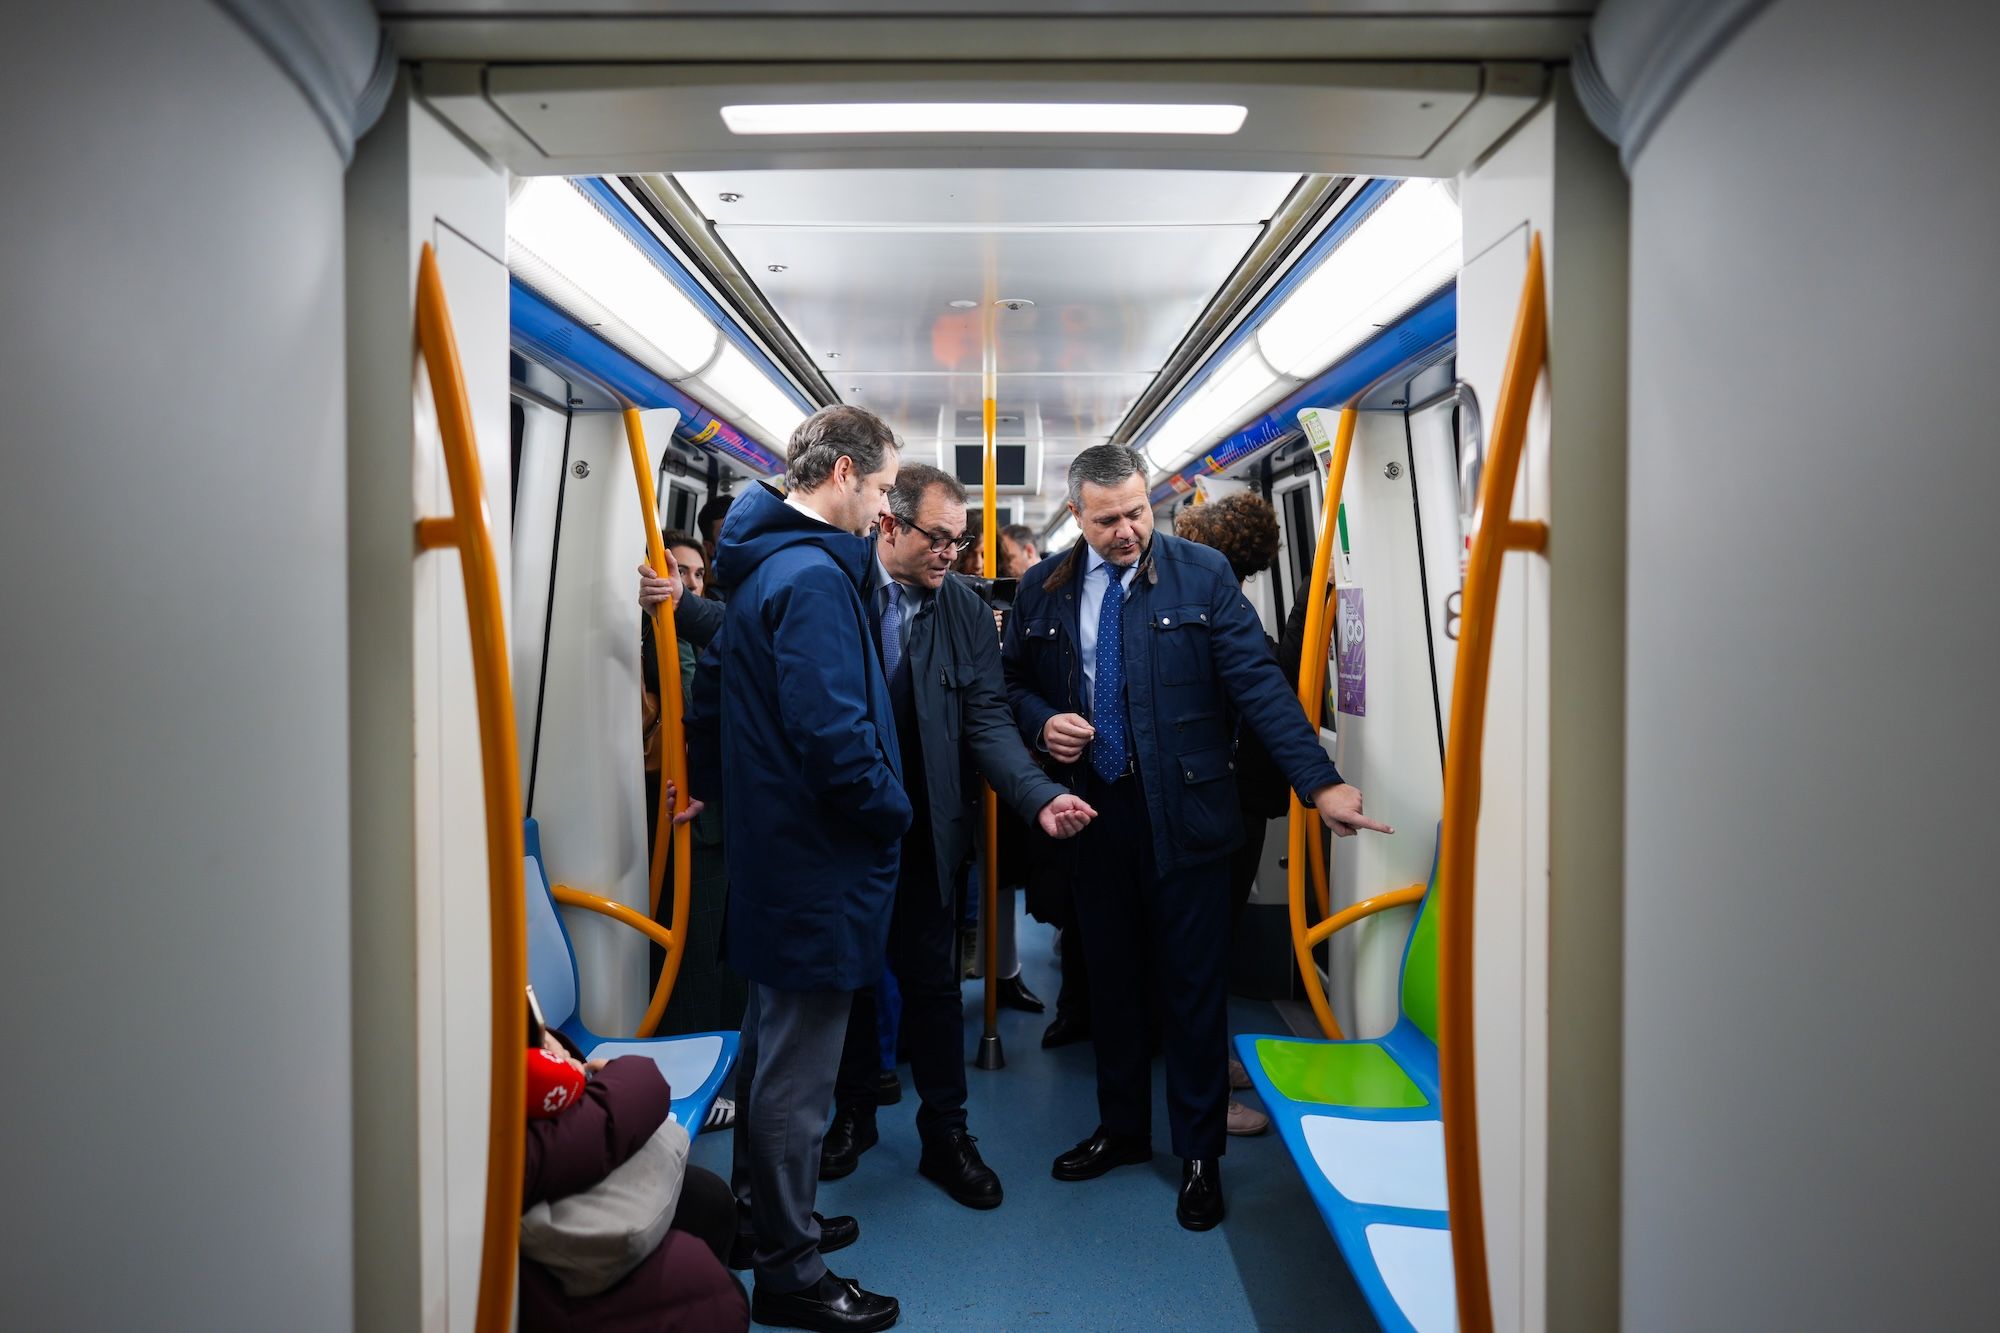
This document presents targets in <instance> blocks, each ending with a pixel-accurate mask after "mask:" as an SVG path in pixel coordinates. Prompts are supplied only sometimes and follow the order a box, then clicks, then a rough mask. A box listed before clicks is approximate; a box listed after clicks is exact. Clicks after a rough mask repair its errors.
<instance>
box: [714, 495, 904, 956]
mask: <svg viewBox="0 0 2000 1333" xmlns="http://www.w3.org/2000/svg"><path fill="white" fill-rule="evenodd" d="M873 559H874V557H873V554H872V548H871V547H870V546H869V544H868V542H867V541H866V540H864V539H863V538H860V537H856V536H853V535H851V534H849V533H845V532H842V531H840V530H839V529H837V528H835V527H833V526H831V525H829V524H826V523H822V522H820V521H819V520H818V519H816V518H814V517H812V516H811V515H809V514H803V513H800V512H799V511H798V510H796V509H793V508H792V507H791V506H789V505H787V504H786V503H785V502H784V501H783V500H782V499H780V498H779V497H778V495H777V493H776V492H775V491H772V490H771V489H769V488H768V487H766V486H762V485H758V486H754V487H751V488H750V489H749V491H747V492H746V493H745V494H743V495H740V496H739V497H738V498H737V500H736V502H735V503H734V504H733V505H731V506H730V508H729V515H728V517H727V518H726V519H724V520H723V524H722V532H721V534H720V536H719V538H718V539H717V541H716V547H715V566H716V569H717V571H718V573H720V574H722V575H723V577H724V578H725V579H726V581H727V584H728V586H729V590H730V591H729V601H728V603H727V612H726V616H725V619H724V622H723V628H722V633H721V635H720V636H719V638H718V640H717V642H716V643H715V645H714V654H715V657H714V662H715V665H716V666H717V667H719V677H718V678H717V679H716V680H715V682H714V683H715V684H716V685H717V686H718V687H719V693H718V695H717V699H716V703H717V705H718V707H717V712H718V713H719V724H720V726H719V739H720V760H721V764H720V767H721V774H720V780H721V783H722V797H723V802H722V813H723V836H724V838H725V839H726V840H727V841H726V845H727V848H728V856H729V917H728V923H727V926H726V928H725V934H726V941H727V948H728V955H729V965H730V966H731V967H732V968H734V969H735V970H736V971H737V972H738V973H739V974H740V975H742V976H744V977H747V978H748V979H750V980H751V981H754V982H757V983H759V984H761V985H765V986H773V987H776V988H778V989H780V990H791V991H824V990H854V989H857V988H858V987H861V986H868V985H873V984H874V983H875V981H876V980H877V979H878V978H880V976H881V975H882V955H883V950H884V948H885V946H886V944H887V941H888V935H889V912H890V906H891V903H892V902H893V900H894V897H895V889H896V871H897V866H898V858H899V855H900V845H901V839H902V836H903V834H904V832H905V831H906V830H907V829H908V828H909V826H910V802H909V799H908V798H907V797H906V796H905V795H904V792H903V783H902V773H901V751H900V750H899V749H898V748H897V744H896V723H895V716H894V713H893V712H892V710H891V706H890V702H889V687H888V684H887V683H886V682H885V680H884V679H883V676H882V665H881V661H880V658H879V656H878V654H877V650H876V647H875V641H874V636H873V635H872V634H870V633H869V629H868V614H867V610H866V608H865V604H864V603H863V601H862V595H863V594H862V590H863V589H864V588H865V587H867V582H868V579H869V575H870V573H871V572H872V567H873ZM698 693H699V691H698ZM693 794H694V795H697V796H698V795H700V792H698V791H697V792H695V793H693Z"/></svg>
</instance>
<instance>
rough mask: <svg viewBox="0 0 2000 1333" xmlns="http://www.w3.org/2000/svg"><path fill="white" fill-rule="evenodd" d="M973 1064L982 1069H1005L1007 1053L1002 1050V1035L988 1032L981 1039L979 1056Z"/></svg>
mask: <svg viewBox="0 0 2000 1333" xmlns="http://www.w3.org/2000/svg"><path fill="white" fill-rule="evenodd" d="M972 1063H973V1064H974V1065H976V1066H977V1067H978V1068H980V1069H1005V1068H1006V1067H1007V1053H1006V1052H1005V1051H1003V1050H1001V1049H1000V1034H999V1033H997V1032H988V1033H986V1034H985V1035H983V1036H981V1037H980V1039H979V1054H978V1055H976V1056H974V1057H973V1058H972Z"/></svg>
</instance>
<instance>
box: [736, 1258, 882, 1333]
mask: <svg viewBox="0 0 2000 1333" xmlns="http://www.w3.org/2000/svg"><path fill="white" fill-rule="evenodd" d="M902 1316H903V1307H902V1306H900V1305H898V1304H897V1303H896V1298H895V1297H894V1296H878V1295H876V1294H875V1293H874V1292H872V1291H863V1290H862V1289H861V1284H860V1283H859V1282H856V1281H855V1280H854V1279H853V1278H847V1277H835V1276H834V1275H833V1274H832V1273H826V1274H823V1275H822V1276H821V1277H820V1280H819V1281H818V1282H816V1283H814V1284H813V1285H812V1286H810V1287H807V1288H806V1289H805V1290H804V1291H787V1292H782V1293H780V1292H768V1291H765V1290H764V1288H763V1287H762V1286H759V1287H758V1288H757V1290H756V1292H755V1293H753V1294H752V1295H751V1297H750V1317H751V1318H752V1319H754V1320H755V1321H757V1322H758V1323H760V1324H772V1325H775V1326H776V1327H778V1328H810V1329H819V1330H822V1331H823V1333H872V1331H873V1330H875V1329H880V1328H888V1327H889V1326H890V1325H892V1324H894V1323H895V1322H896V1321H897V1320H898V1319H900V1318H902Z"/></svg>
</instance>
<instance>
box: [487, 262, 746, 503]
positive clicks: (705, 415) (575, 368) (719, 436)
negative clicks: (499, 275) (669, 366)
mask: <svg viewBox="0 0 2000 1333" xmlns="http://www.w3.org/2000/svg"><path fill="white" fill-rule="evenodd" d="M508 324H509V330H508V332H509V338H508V341H509V343H510V344H511V345H512V346H513V348H514V350H515V351H517V352H519V353H520V354H521V355H522V356H525V357H527V358H529V359H530V360H532V361H537V362H539V363H541V364H542V365H545V366H548V367H549V368H550V369H552V370H554V371H555V372H556V373H558V374H561V375H565V376H568V377H570V378H572V379H578V380H585V381H588V382H589V383H591V384H594V385H596V386H598V387H599V388H601V389H603V390H604V392H605V393H607V394H609V395H610V396H611V397H613V398H616V399H618V400H619V402H621V403H624V404H626V405H627V406H631V407H638V408H651V407H672V408H676V409H678V410H679V411H680V414H681V420H680V424H679V425H678V426H676V427H674V438H675V439H676V440H679V441H680V442H681V443H683V444H688V445H693V446H694V447H696V448H699V449H708V450H712V451H714V452H715V453H718V454H722V455H725V456H727V457H729V458H733V459H735V460H736V461H737V462H739V463H742V464H744V465H745V466H747V467H749V468H751V469H753V470H754V471H756V472H757V473H758V474H759V475H762V476H771V475H774V474H776V473H778V472H782V471H783V470H784V466H785V464H784V460H783V459H781V458H779V457H778V456H777V455H776V454H774V453H772V452H771V451H770V450H769V449H766V448H765V447H764V446H763V445H761V444H759V443H757V441H756V440H754V439H752V438H751V437H749V436H747V435H745V434H744V433H743V432H742V431H741V430H739V429H738V428H737V427H735V426H733V425H731V424H730V423H729V422H727V421H724V420H723V419H722V418H720V417H718V416H716V415H715V414H714V413H713V412H711V411H709V410H708V409H707V408H706V407H704V406H702V405H701V403H699V402H697V401H696V400H695V399H693V398H691V397H689V396H688V395H687V393H686V392H685V391H683V390H681V389H680V388H678V387H676V386H675V385H673V384H670V383H668V382H667V381H666V380H665V379H663V378H661V377H660V376H659V375H657V374H655V373H654V372H653V371H651V370H649V369H647V368H646V367H645V366H644V365H642V364H640V362H639V361H638V360H637V359H636V358H635V357H633V356H632V355H631V354H630V353H628V352H626V351H625V350H624V349H623V348H620V347H617V346H615V345H613V344H612V343H611V342H609V341H608V340H606V339H604V338H601V337H599V336H598V335H597V334H596V333H595V332H594V331H592V330H590V329H587V328H584V327H583V326H582V325H581V324H579V323H577V322H576V320H575V319H573V318H571V317H570V315H569V314H568V313H567V312H565V311H564V310H563V309H562V308H561V307H559V306H557V305H556V304H555V303H554V302H552V301H550V300H549V299H548V298H546V297H544V296H542V295H541V294H540V293H539V292H537V291H535V290H534V289H533V288H532V287H529V286H528V285H527V284H526V283H523V282H522V281H521V280H520V279H518V278H515V279H512V280H511V281H510V282H509V284H508Z"/></svg>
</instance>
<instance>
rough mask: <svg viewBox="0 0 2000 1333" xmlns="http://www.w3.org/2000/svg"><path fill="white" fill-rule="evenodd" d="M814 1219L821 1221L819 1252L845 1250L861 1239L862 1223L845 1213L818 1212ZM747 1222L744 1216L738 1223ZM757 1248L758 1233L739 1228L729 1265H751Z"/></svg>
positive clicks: (744, 1223) (730, 1253)
mask: <svg viewBox="0 0 2000 1333" xmlns="http://www.w3.org/2000/svg"><path fill="white" fill-rule="evenodd" d="M813 1220H814V1221H815V1222H818V1223H819V1252H820V1253H821V1254H832V1253H833V1252H834V1251H835V1250H844V1249H846V1248H847V1247H848V1246H850V1245H852V1244H853V1243H854V1242H855V1241H857V1240H860V1239H861V1224H860V1223H859V1222H857V1221H855V1220H854V1219H853V1218H851V1217H848V1216H846V1215H844V1214H843V1215H842V1216H839V1217H821V1216H820V1215H819V1214H818V1213H814V1214H813ZM747 1222H748V1219H747V1218H742V1219H739V1220H738V1223H737V1225H738V1226H739V1227H741V1226H745V1225H747ZM756 1250H757V1233H756V1232H754V1231H746V1230H739V1231H738V1232H737V1233H736V1243H735V1244H734V1245H732V1246H730V1247H729V1266H730V1267H731V1268H748V1267H750V1261H751V1257H752V1256H753V1255H754V1254H755V1253H756Z"/></svg>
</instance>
